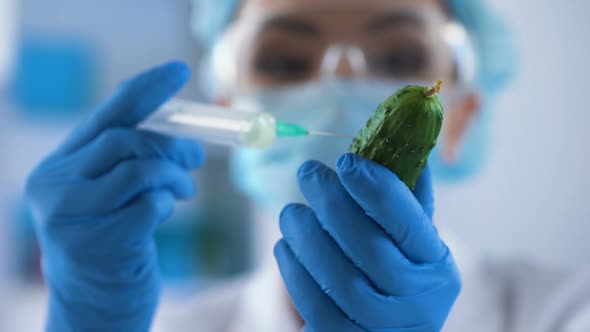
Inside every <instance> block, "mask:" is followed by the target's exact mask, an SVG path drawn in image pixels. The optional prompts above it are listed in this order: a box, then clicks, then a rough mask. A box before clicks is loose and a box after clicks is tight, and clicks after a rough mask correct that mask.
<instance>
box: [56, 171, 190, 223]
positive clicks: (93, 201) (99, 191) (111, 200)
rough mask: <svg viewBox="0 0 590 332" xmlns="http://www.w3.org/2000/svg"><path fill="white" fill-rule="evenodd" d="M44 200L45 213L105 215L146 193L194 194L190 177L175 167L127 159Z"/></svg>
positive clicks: (176, 195) (176, 196)
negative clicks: (100, 174) (161, 191)
mask: <svg viewBox="0 0 590 332" xmlns="http://www.w3.org/2000/svg"><path fill="white" fill-rule="evenodd" d="M74 181H75V184H73V185H67V186H64V189H61V190H62V191H63V192H57V191H56V192H55V193H54V195H53V196H52V197H53V198H54V199H46V200H45V204H47V205H49V206H46V207H44V211H56V213H57V214H59V215H61V216H77V215H105V214H109V213H112V212H114V211H116V210H118V209H120V208H122V207H123V206H125V205H126V204H127V203H128V202H129V201H131V200H132V199H134V198H135V196H137V195H139V194H142V193H144V192H148V191H156V190H168V191H170V192H171V193H172V194H173V195H174V197H175V198H177V199H187V198H190V197H191V196H192V195H193V194H194V192H195V186H194V183H193V179H192V178H191V176H190V175H189V174H188V173H187V172H186V171H185V170H183V169H182V168H180V167H178V166H177V165H176V164H173V163H170V162H167V161H162V160H129V161H124V162H122V163H120V164H118V165H117V166H116V167H115V168H114V169H113V170H112V171H111V172H109V173H108V174H106V175H103V176H101V177H99V178H97V179H96V180H86V181H84V180H80V179H76V180H74Z"/></svg>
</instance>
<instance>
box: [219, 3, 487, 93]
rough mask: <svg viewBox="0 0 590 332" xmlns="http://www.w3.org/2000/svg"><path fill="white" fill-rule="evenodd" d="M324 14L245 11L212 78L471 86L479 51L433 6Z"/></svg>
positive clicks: (232, 84) (234, 84) (256, 82)
mask: <svg viewBox="0 0 590 332" xmlns="http://www.w3.org/2000/svg"><path fill="white" fill-rule="evenodd" d="M330 15H331V14H329V15H326V13H325V12H320V11H318V12H301V11H299V12H291V11H288V10H285V11H280V12H275V13H272V14H268V13H267V14H266V15H265V17H264V18H260V17H257V16H256V15H249V16H248V15H245V16H247V17H248V18H244V19H241V20H237V21H236V23H235V24H234V25H233V26H232V27H231V28H230V29H228V31H227V32H226V33H225V35H224V36H223V38H221V39H220V41H219V42H218V43H217V45H216V47H215V48H214V51H213V54H212V60H213V62H212V64H213V70H214V73H215V76H216V77H217V78H218V79H219V80H221V81H222V85H224V86H226V87H227V88H228V89H231V90H233V91H241V90H242V89H243V88H244V87H254V88H258V87H282V86H286V85H293V84H305V83H308V82H312V81H317V80H321V79H324V78H326V77H334V76H341V77H346V78H350V79H363V80H365V79H378V80H391V81H412V82H416V81H420V82H433V81H436V80H438V79H440V78H444V77H453V79H454V80H455V81H456V85H462V86H466V85H469V84H470V83H471V82H472V80H473V78H474V74H475V66H476V64H475V55H474V50H473V47H472V44H471V41H470V39H469V36H468V34H467V32H466V30H465V29H464V28H463V26H461V25H460V24H458V23H456V22H453V21H451V20H449V19H448V18H447V17H445V16H444V15H443V14H441V13H438V12H436V11H432V10H409V9H407V8H406V9H402V10H397V9H396V10H391V11H388V12H386V13H385V14H375V13H372V12H371V11H369V10H368V11H366V12H363V11H359V12H358V13H355V15H350V14H349V16H346V15H340V16H338V14H335V15H332V16H333V18H332V21H330V19H328V17H330Z"/></svg>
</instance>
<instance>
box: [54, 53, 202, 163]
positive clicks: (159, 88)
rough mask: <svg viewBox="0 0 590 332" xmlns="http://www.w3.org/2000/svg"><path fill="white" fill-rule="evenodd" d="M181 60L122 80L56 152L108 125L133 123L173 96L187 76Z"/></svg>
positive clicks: (89, 138)
mask: <svg viewBox="0 0 590 332" xmlns="http://www.w3.org/2000/svg"><path fill="white" fill-rule="evenodd" d="M190 76H191V73H190V69H189V68H188V67H187V65H186V64H184V63H182V62H170V63H166V64H164V65H161V66H159V67H156V68H153V69H151V70H148V71H146V72H144V73H141V74H139V75H137V76H136V77H134V78H132V79H130V80H128V81H126V82H124V83H123V84H121V86H120V87H119V89H118V90H117V91H116V92H115V93H114V94H113V96H112V97H111V98H110V99H109V100H108V101H106V102H105V103H104V104H102V105H101V106H99V107H98V108H97V109H96V111H94V112H93V113H92V114H90V116H89V117H88V118H87V119H86V120H85V121H84V122H83V123H82V124H81V125H80V126H78V127H77V128H76V129H75V130H74V132H73V133H72V134H71V135H70V136H68V138H67V139H66V140H65V142H64V143H63V144H62V145H61V146H60V147H59V148H58V150H57V151H56V152H55V154H62V155H65V154H69V153H71V152H73V151H76V150H77V149H79V148H80V147H82V146H84V145H86V144H88V143H89V142H90V141H92V140H93V139H94V138H95V137H96V136H98V135H99V134H100V133H101V132H102V131H104V130H106V129H109V128H116V127H118V128H120V127H127V128H129V127H135V126H136V125H137V124H139V123H140V122H141V121H143V120H144V119H146V118H147V117H148V116H149V115H150V114H151V113H153V112H154V111H155V110H157V109H158V108H159V107H160V106H161V105H162V104H164V103H165V102H166V101H167V100H168V99H170V98H171V97H172V96H174V95H175V94H176V93H178V91H179V90H180V89H181V88H182V87H183V86H184V85H185V84H186V82H187V81H188V80H189V79H190Z"/></svg>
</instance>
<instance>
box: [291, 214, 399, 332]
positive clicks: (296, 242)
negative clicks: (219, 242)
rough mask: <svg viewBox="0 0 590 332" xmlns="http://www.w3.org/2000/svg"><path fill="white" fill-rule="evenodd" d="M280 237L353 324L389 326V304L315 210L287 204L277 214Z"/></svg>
mask: <svg viewBox="0 0 590 332" xmlns="http://www.w3.org/2000/svg"><path fill="white" fill-rule="evenodd" d="M280 228H281V232H282V234H283V239H284V240H285V242H286V243H287V244H288V246H289V248H290V249H291V250H292V251H293V254H294V255H295V257H297V260H298V261H299V262H301V264H302V265H303V266H304V267H305V269H306V270H307V271H308V272H309V274H310V275H311V276H312V277H313V279H314V280H315V281H316V283H317V284H318V285H319V286H320V287H321V289H322V290H323V291H324V293H326V294H327V295H328V296H329V297H330V298H331V299H332V300H333V301H334V303H336V305H337V306H338V307H339V308H340V309H341V310H342V311H343V312H344V313H345V314H346V315H347V317H349V318H350V319H351V320H352V321H353V322H354V323H355V324H358V325H359V326H361V327H363V328H368V326H366V323H369V324H370V325H371V327H374V326H388V325H389V324H390V323H391V317H390V316H391V312H392V311H391V308H390V307H391V305H390V304H389V303H388V302H389V300H388V298H387V297H386V296H384V295H381V294H380V293H379V292H377V291H376V290H375V289H374V288H373V286H372V285H371V283H370V281H369V280H367V278H366V277H365V275H364V274H363V273H362V272H361V271H360V270H359V269H357V268H356V267H355V266H354V264H353V263H352V262H351V261H350V260H349V259H348V258H347V257H346V255H345V254H344V253H343V252H342V250H340V248H339V247H338V245H337V244H336V242H334V240H333V239H332V238H331V237H330V236H329V235H328V234H327V233H326V231H324V229H323V228H322V227H321V225H320V222H319V221H318V219H317V217H316V215H315V214H314V212H313V211H312V210H311V209H310V208H309V207H307V206H305V205H301V204H291V205H287V206H286V207H285V208H284V209H283V211H282V213H281V216H280Z"/></svg>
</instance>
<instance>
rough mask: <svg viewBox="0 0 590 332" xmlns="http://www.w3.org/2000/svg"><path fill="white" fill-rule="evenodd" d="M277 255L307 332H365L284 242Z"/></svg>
mask: <svg viewBox="0 0 590 332" xmlns="http://www.w3.org/2000/svg"><path fill="white" fill-rule="evenodd" d="M274 254H275V258H276V260H277V264H278V266H279V271H280V272H281V276H282V278H283V281H284V283H285V286H286V287H287V291H288V292H289V295H291V299H292V300H293V304H294V305H295V308H297V312H298V313H299V314H300V315H301V317H302V318H303V320H304V321H305V322H306V329H305V331H312V329H313V331H347V332H349V331H350V332H355V331H359V332H360V331H363V329H361V328H360V327H358V326H357V325H355V324H354V323H353V322H351V321H350V320H349V319H348V318H347V317H346V315H345V314H344V313H343V312H342V311H341V310H340V309H339V308H338V307H337V306H336V304H335V303H334V302H333V301H332V299H330V297H329V296H327V295H326V294H324V292H323V291H322V289H321V288H320V286H319V285H318V284H317V283H316V282H315V281H314V280H313V278H312V277H311V276H310V275H309V273H308V272H307V271H306V270H305V268H304V267H303V265H301V263H300V262H299V261H298V260H297V258H296V257H295V255H294V254H293V252H292V251H291V249H290V248H289V246H288V245H287V243H286V242H285V241H284V240H280V241H279V242H277V244H276V245H275V248H274Z"/></svg>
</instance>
